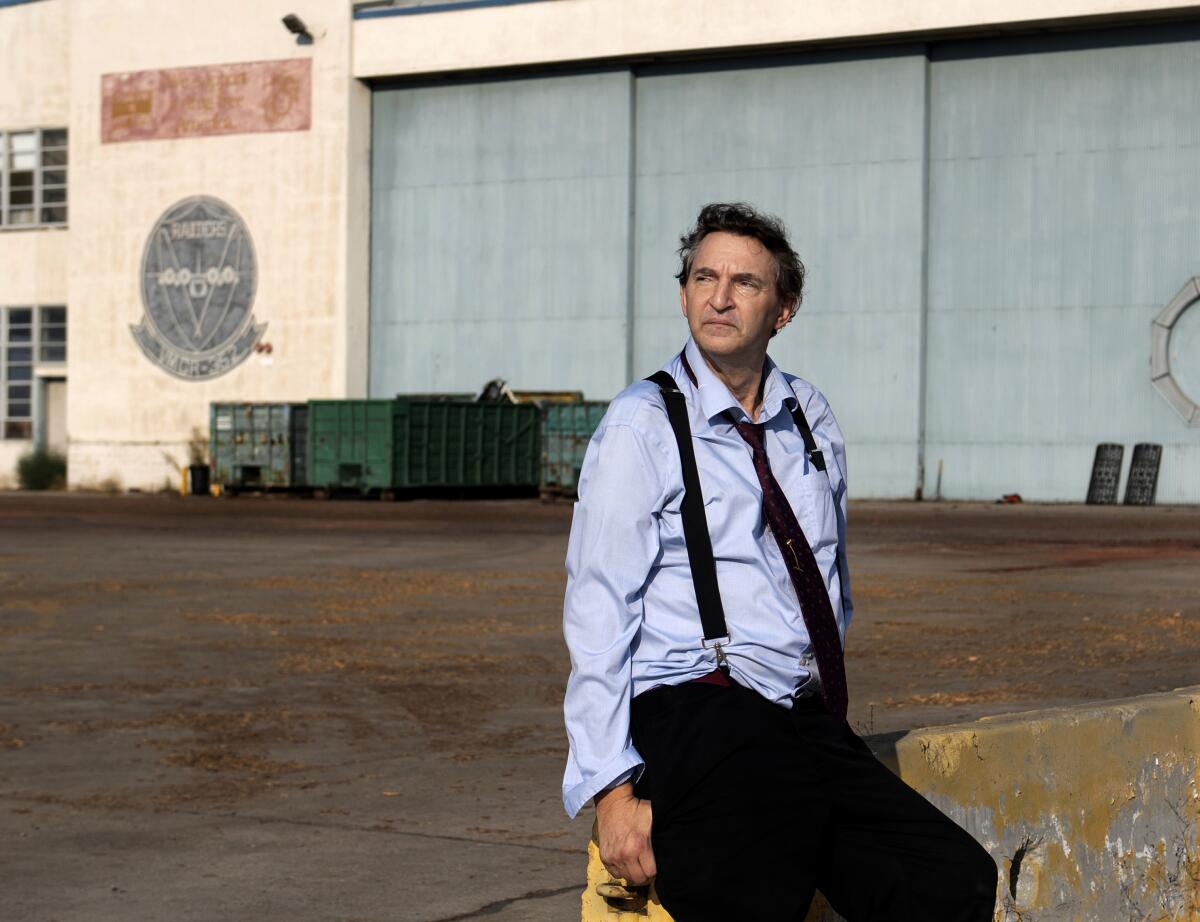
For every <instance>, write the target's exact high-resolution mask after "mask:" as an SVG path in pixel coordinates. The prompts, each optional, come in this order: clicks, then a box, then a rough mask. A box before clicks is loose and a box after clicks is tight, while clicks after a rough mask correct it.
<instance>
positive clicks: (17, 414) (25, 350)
mask: <svg viewBox="0 0 1200 922" xmlns="http://www.w3.org/2000/svg"><path fill="white" fill-rule="evenodd" d="M4 315H5V316H4V334H5V335H4V364H3V369H0V370H2V371H3V375H4V401H3V403H4V438H6V439H28V438H32V437H33V349H34V326H33V308H32V307H10V308H8V309H7V310H5V312H4Z"/></svg>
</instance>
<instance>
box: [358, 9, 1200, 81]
mask: <svg viewBox="0 0 1200 922" xmlns="http://www.w3.org/2000/svg"><path fill="white" fill-rule="evenodd" d="M1198 8H1200V4H1197V3H1194V2H1185V0H806V2H804V3H784V2H780V0H736V2H733V0H543V2H531V3H524V4H516V5H509V6H493V7H476V8H471V9H465V10H454V11H445V12H437V13H424V14H420V15H404V16H387V17H379V18H369V19H359V20H356V21H355V23H354V75H355V76H356V77H363V78H366V77H382V76H391V75H403V74H423V73H437V72H447V71H456V70H473V69H476V68H492V67H514V66H521V65H529V64H540V63H547V62H566V61H588V60H597V59H603V58H622V57H636V56H645V55H656V54H671V53H678V52H688V51H717V50H725V49H737V48H755V49H761V48H764V47H768V46H772V45H792V44H800V43H806V42H834V41H847V40H859V39H868V40H870V39H878V38H893V37H902V36H911V35H923V34H930V33H937V32H955V31H963V30H969V31H976V32H977V31H985V30H986V31H999V30H1003V29H1005V28H1011V27H1014V26H1019V25H1024V24H1043V25H1044V24H1051V23H1054V24H1057V23H1065V22H1087V21H1097V20H1104V19H1108V18H1117V17H1130V16H1153V15H1162V14H1170V13H1176V14H1178V13H1182V12H1187V11H1192V10H1196V9H1198Z"/></svg>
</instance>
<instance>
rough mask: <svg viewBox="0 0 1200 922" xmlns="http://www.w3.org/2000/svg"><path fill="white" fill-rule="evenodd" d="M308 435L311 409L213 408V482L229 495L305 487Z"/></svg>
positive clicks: (255, 405) (294, 405)
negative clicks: (239, 491) (245, 490)
mask: <svg viewBox="0 0 1200 922" xmlns="http://www.w3.org/2000/svg"><path fill="white" fill-rule="evenodd" d="M307 429H308V406H307V404H303V403H212V404H210V405H209V425H208V432H209V459H210V463H211V465H212V472H213V482H214V483H217V484H220V485H221V487H222V488H224V489H227V490H236V489H237V488H239V487H245V488H250V489H263V488H267V487H296V486H304V485H305V483H306V482H307V476H306V466H307V461H306V454H307Z"/></svg>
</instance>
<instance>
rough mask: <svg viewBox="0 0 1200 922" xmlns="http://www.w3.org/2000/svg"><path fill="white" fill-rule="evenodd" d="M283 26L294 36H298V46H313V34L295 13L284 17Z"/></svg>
mask: <svg viewBox="0 0 1200 922" xmlns="http://www.w3.org/2000/svg"><path fill="white" fill-rule="evenodd" d="M283 24H284V26H285V27H286V28H287V30H288V31H289V32H291V33H292V35H294V36H296V44H297V45H311V44H312V43H313V37H312V33H311V32H309V31H308V26H306V25H305V24H304V20H303V19H301V18H300V17H299V16H297V15H296V14H295V13H288V14H287V15H286V16H284V17H283Z"/></svg>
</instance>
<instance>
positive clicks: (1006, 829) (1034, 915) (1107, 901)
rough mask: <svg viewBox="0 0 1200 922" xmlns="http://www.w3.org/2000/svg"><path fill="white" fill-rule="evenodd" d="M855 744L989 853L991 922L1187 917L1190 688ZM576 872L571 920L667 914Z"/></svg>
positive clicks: (1193, 893)
mask: <svg viewBox="0 0 1200 922" xmlns="http://www.w3.org/2000/svg"><path fill="white" fill-rule="evenodd" d="M867 742H868V743H870V745H871V748H872V749H873V750H874V751H875V753H876V755H877V756H878V757H879V758H880V760H881V761H883V762H884V764H886V765H887V766H888V767H889V768H891V769H892V771H894V772H896V773H897V774H898V775H899V776H900V777H901V778H903V779H904V780H905V781H906V782H907V783H908V784H910V785H911V786H912V787H914V788H916V789H917V790H918V791H920V792H921V793H922V794H924V795H925V796H926V797H928V798H929V799H930V800H931V801H932V802H933V803H934V804H936V805H937V806H938V807H939V808H940V809H941V810H943V811H944V812H945V813H946V814H947V815H949V816H950V817H952V818H953V819H954V820H955V821H956V822H958V823H959V824H960V825H961V826H962V827H963V828H964V829H966V830H967V831H968V832H970V833H971V834H972V835H973V836H974V837H975V838H976V839H977V840H978V841H979V842H980V843H982V845H983V846H984V847H985V848H986V849H987V850H988V852H989V853H990V854H991V855H992V857H993V858H995V859H996V864H997V865H998V867H999V869H1000V875H999V892H998V893H997V898H996V915H995V919H996V922H1059V920H1062V922H1066V920H1071V922H1083V920H1088V922H1091V920H1095V922H1125V920H1130V922H1200V831H1198V822H1200V792H1198V790H1197V786H1198V784H1200V686H1196V687H1191V688H1182V689H1177V690H1176V691H1173V692H1168V693H1164V694H1156V695H1144V696H1142V697H1139V698H1128V699H1122V700H1112V701H1104V702H1101V703H1097V704H1095V705H1081V706H1077V707H1070V708H1053V709H1048V710H1042V711H1030V712H1027V713H1022V714H1007V715H1003V716H999V717H985V718H983V719H982V720H977V721H974V722H973V723H967V724H957V725H954V726H947V727H931V728H928V729H923V730H914V731H911V732H908V733H904V734H896V735H890V736H876V737H871V738H869V739H868V740H867ZM864 872H866V873H869V869H866V868H864ZM587 873H588V882H587V888H586V889H585V891H584V893H583V900H582V903H583V906H582V920H583V922H635V920H650V922H670V920H671V917H670V915H669V914H668V913H667V912H666V910H664V909H663V908H662V906H661V905H660V904H659V903H658V901H657V898H656V897H655V895H654V892H653V889H651V890H650V891H649V892H648V893H646V892H640V893H639V892H636V891H635V892H633V893H632V894H630V896H631V897H632V898H631V899H619V898H614V897H617V896H619V895H620V892H621V888H620V887H619V884H617V883H616V882H613V881H612V880H611V878H610V877H609V875H608V873H607V872H606V871H605V870H604V866H603V865H602V864H601V863H600V857H599V852H598V851H597V849H596V845H595V841H594V840H593V842H591V843H589V846H588V872H587ZM742 885H745V884H744V882H743V884H742ZM598 888H599V890H598ZM604 894H608V896H607V897H606V896H605V895H604ZM818 904H819V905H814V906H813V908H812V910H811V911H810V912H809V915H808V917H807V922H836V920H838V919H839V918H840V917H839V916H837V914H836V913H834V912H833V911H832V910H830V909H829V908H828V907H827V906H825V905H824V904H823V903H822V902H821V901H820V900H818Z"/></svg>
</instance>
